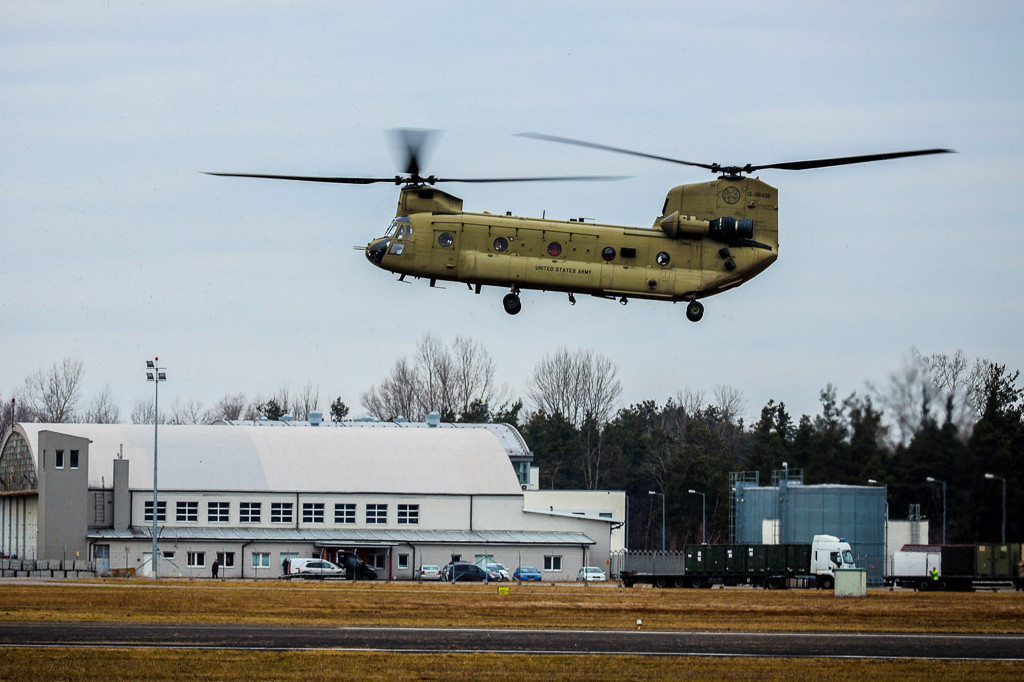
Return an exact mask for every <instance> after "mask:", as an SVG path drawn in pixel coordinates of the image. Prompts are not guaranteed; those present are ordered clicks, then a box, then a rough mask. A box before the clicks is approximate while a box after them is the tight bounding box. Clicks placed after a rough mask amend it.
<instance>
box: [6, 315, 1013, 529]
mask: <svg viewBox="0 0 1024 682" xmlns="http://www.w3.org/2000/svg"><path fill="white" fill-rule="evenodd" d="M1019 374H1020V373H1019V370H1018V371H1011V370H1009V369H1007V368H1006V367H1005V366H1004V365H999V364H996V363H994V362H991V361H988V360H985V359H980V358H979V359H974V360H970V359H968V358H967V357H966V356H965V355H964V354H963V352H962V351H957V352H956V353H954V354H952V355H947V354H935V355H930V356H924V355H922V354H920V353H917V352H914V353H912V354H911V356H910V357H909V358H908V359H907V361H906V362H905V364H904V366H903V367H902V368H900V369H899V370H898V371H896V372H894V373H893V374H892V375H891V376H889V377H888V378H887V379H886V380H885V381H884V382H882V383H879V384H868V385H867V388H866V390H865V391H864V392H863V393H861V394H858V393H851V394H849V395H847V396H845V397H841V396H839V395H838V393H837V390H836V389H835V388H834V387H833V386H831V385H829V386H826V387H825V388H823V389H822V390H821V391H820V392H819V403H820V408H819V412H818V414H815V415H801V416H799V417H794V416H793V415H791V414H790V413H789V411H788V410H787V408H786V405H785V403H784V402H781V401H779V402H777V401H775V400H770V401H768V403H767V404H766V405H764V406H763V407H762V408H761V410H760V415H759V418H758V419H757V421H756V422H754V423H752V424H749V425H748V424H746V423H745V421H744V417H743V414H744V408H745V406H744V401H743V396H742V393H741V392H740V391H739V390H737V389H735V388H732V387H727V386H718V387H715V388H714V389H712V391H711V393H710V394H705V393H703V392H701V391H695V390H692V389H687V390H682V391H680V392H679V393H678V394H677V395H676V396H674V397H672V398H670V399H669V400H667V401H666V402H665V403H664V404H658V403H657V402H655V401H653V400H648V401H642V402H640V403H636V404H633V405H629V406H628V407H619V406H618V400H619V397H620V395H621V392H622V388H621V383H620V381H619V379H618V369H617V367H616V366H615V364H614V363H613V362H612V361H610V360H609V359H608V358H605V357H602V356H600V355H598V354H596V353H594V352H592V351H587V350H573V349H569V348H561V349H558V350H556V351H554V352H552V353H551V354H549V355H547V356H545V357H544V358H542V359H541V360H540V361H539V362H538V364H537V366H536V368H535V370H534V372H533V375H532V376H531V377H530V380H529V382H528V385H527V387H526V388H525V391H524V393H525V401H524V399H523V398H515V397H512V393H511V391H510V390H509V388H508V387H507V386H500V385H498V384H497V383H496V381H495V363H494V361H493V359H492V358H491V356H490V354H489V352H488V351H487V349H486V348H485V347H484V346H483V345H481V344H480V343H478V342H475V341H472V340H470V339H466V338H464V337H456V339H455V340H454V342H452V343H451V344H450V345H446V344H445V343H443V342H442V341H440V340H439V339H437V338H436V337H433V336H431V335H427V336H424V337H423V338H422V339H421V340H420V341H419V343H418V344H417V350H416V354H415V356H413V357H412V358H400V359H398V360H396V361H395V364H394V365H393V367H392V369H391V371H390V373H389V374H388V376H386V377H385V378H384V379H382V380H381V381H380V382H379V383H377V384H374V385H372V386H371V387H370V388H369V389H368V390H367V391H366V392H364V393H363V394H362V395H361V396H360V402H361V404H362V407H363V408H364V409H365V411H366V413H367V414H368V415H369V416H371V417H373V418H376V419H381V420H392V419H395V418H399V417H404V418H407V419H410V420H414V421H420V420H422V419H423V418H424V416H425V415H426V414H427V413H429V412H436V413H438V414H439V415H440V416H441V418H442V420H443V421H446V422H475V423H481V422H490V421H496V422H505V423H510V424H512V425H513V426H516V427H517V428H518V429H519V430H520V431H521V432H522V434H523V437H524V438H525V440H526V442H527V444H528V446H529V447H530V449H531V451H532V452H533V454H534V464H535V466H537V467H539V469H540V486H541V488H545V489H547V488H552V489H586V490H601V489H611V490H624V491H625V492H626V494H627V496H628V499H629V519H630V522H629V526H628V528H629V538H628V542H629V546H630V547H631V548H638V549H639V548H660V545H661V522H662V519H661V510H662V499H664V502H665V508H666V518H665V521H666V523H665V526H666V534H667V538H666V540H667V545H668V546H669V547H670V548H672V547H676V548H678V547H681V546H682V545H683V544H686V543H690V542H694V541H697V540H699V538H700V537H701V519H702V513H701V503H702V499H703V501H704V502H705V504H706V518H707V528H706V532H707V538H708V541H709V542H724V541H727V539H728V517H729V509H728V507H729V475H730V472H739V471H743V472H758V476H759V478H760V481H761V482H762V484H768V483H770V482H771V480H772V478H771V477H772V472H773V471H775V470H778V469H781V468H782V466H783V463H784V462H785V463H786V465H787V466H788V468H789V469H790V471H794V470H797V469H799V470H802V472H803V478H804V482H805V483H807V484H816V483H838V484H853V485H885V486H886V487H887V493H888V503H889V509H890V517H892V518H906V517H907V516H908V514H909V513H910V508H911V505H920V511H921V515H922V516H923V517H925V518H927V519H929V520H930V522H931V523H930V529H931V530H930V533H931V538H930V539H931V541H933V542H938V541H939V539H940V538H941V536H942V523H943V507H942V485H941V484H942V482H945V484H946V486H945V487H946V519H945V521H946V536H947V541H948V542H950V543H960V542H964V543H973V542H982V541H987V542H994V541H998V540H999V539H1000V535H1001V524H1002V515H1003V499H1002V486H1001V483H1002V481H1001V480H1000V479H1005V481H1006V491H1007V495H1006V537H1007V540H1008V541H1011V542H1012V541H1018V542H1019V541H1021V540H1024V527H1022V525H1024V519H1022V512H1024V504H1022V503H1021V492H1022V491H1024V485H1022V483H1024V481H1022V474H1021V464H1022V463H1024V459H1022V456H1021V452H1022V447H1024V389H1021V388H1019V387H1018V386H1017V383H1018V379H1019ZM82 376H83V365H82V363H81V361H78V360H71V359H65V360H63V361H61V362H58V363H54V364H53V365H52V366H51V367H50V368H46V369H41V370H39V371H37V372H36V373H34V374H32V375H30V376H29V377H27V378H26V379H25V382H24V384H23V385H22V386H21V387H20V388H19V389H17V390H15V391H13V392H12V395H11V397H10V399H5V402H6V405H7V406H6V408H5V409H4V410H2V411H0V412H2V414H0V426H2V427H3V428H4V429H6V428H7V427H8V426H9V425H10V423H11V421H12V420H14V421H39V422H57V423H59V422H72V421H84V422H90V423H117V422H120V421H122V419H121V414H120V412H119V409H118V407H117V404H116V402H115V401H114V399H113V396H112V395H111V392H110V390H109V388H104V389H103V390H102V391H100V393H99V394H98V395H97V396H95V397H94V398H93V399H92V400H91V401H90V402H85V401H83V397H82V391H81V380H82ZM2 397H3V396H2V395H0V398H2ZM321 402H322V398H321V396H320V392H319V388H318V387H316V386H314V385H313V384H311V383H309V384H306V385H305V386H303V387H301V388H300V389H299V390H297V391H289V390H287V389H280V390H278V391H276V392H272V393H266V394H260V395H257V396H255V397H253V398H251V399H250V398H247V397H246V396H245V395H244V394H242V393H233V394H226V395H225V396H224V397H223V398H221V400H220V401H218V402H217V403H216V404H214V405H213V406H212V407H210V408H204V406H203V405H202V404H201V403H199V402H198V401H195V400H185V401H180V400H179V401H174V402H172V403H171V406H170V407H169V408H166V412H165V411H164V410H163V409H162V410H161V414H160V415H159V419H160V421H161V422H162V423H185V424H203V423H213V422H214V421H217V420H220V419H229V420H237V419H259V418H266V419H279V418H281V417H282V416H283V415H285V414H291V415H293V416H295V417H296V418H299V419H302V418H304V417H305V415H306V414H307V413H308V412H312V411H321ZM349 412H350V411H349V408H348V406H347V405H345V403H344V402H343V401H342V400H341V398H340V397H338V398H334V399H333V400H331V401H330V405H329V409H328V411H327V414H326V415H325V418H327V419H333V420H336V421H341V420H344V419H346V418H347V417H348V416H349ZM153 418H154V414H153V403H152V402H151V401H150V402H146V401H140V402H138V403H136V405H135V406H134V407H133V409H132V411H131V414H130V415H129V419H130V421H131V422H133V423H152V422H153ZM985 474H991V475H992V477H989V478H986V476H985ZM929 478H931V479H933V481H929V480H928V479H929ZM689 491H694V492H693V493H691V492H689ZM698 492H699V493H704V497H703V498H702V497H701V496H700V495H698V494H696V493H698ZM651 493H656V494H653V495H652V494H651ZM661 495H664V498H662V497H661Z"/></svg>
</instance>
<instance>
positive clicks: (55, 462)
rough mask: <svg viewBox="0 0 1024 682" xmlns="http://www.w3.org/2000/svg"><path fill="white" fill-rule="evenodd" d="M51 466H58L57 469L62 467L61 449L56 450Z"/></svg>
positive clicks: (62, 453)
mask: <svg viewBox="0 0 1024 682" xmlns="http://www.w3.org/2000/svg"><path fill="white" fill-rule="evenodd" d="M53 466H54V467H56V468H58V469H63V468H64V451H63V450H58V451H57V453H56V455H55V457H54V460H53Z"/></svg>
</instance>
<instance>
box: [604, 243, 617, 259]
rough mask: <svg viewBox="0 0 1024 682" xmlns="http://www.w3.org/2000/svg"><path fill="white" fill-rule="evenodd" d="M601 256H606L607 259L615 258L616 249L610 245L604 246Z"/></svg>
mask: <svg viewBox="0 0 1024 682" xmlns="http://www.w3.org/2000/svg"><path fill="white" fill-rule="evenodd" d="M601 258H604V259H605V260H615V249H613V248H612V247H610V246H606V247H604V250H603V251H601Z"/></svg>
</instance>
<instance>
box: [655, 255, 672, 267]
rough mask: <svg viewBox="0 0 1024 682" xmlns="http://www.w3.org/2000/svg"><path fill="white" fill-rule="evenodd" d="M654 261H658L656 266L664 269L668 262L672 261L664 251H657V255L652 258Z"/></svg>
mask: <svg viewBox="0 0 1024 682" xmlns="http://www.w3.org/2000/svg"><path fill="white" fill-rule="evenodd" d="M654 260H656V261H658V265H660V266H662V267H665V266H666V265H668V262H669V261H670V260H672V259H671V258H670V257H669V255H668V254H667V253H665V252H664V251H659V252H658V255H657V256H655V257H654Z"/></svg>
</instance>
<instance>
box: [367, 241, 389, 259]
mask: <svg viewBox="0 0 1024 682" xmlns="http://www.w3.org/2000/svg"><path fill="white" fill-rule="evenodd" d="M390 241H391V240H390V239H387V238H384V239H378V240H377V241H374V242H370V243H369V244H368V245H367V246H366V259H367V260H368V261H370V262H371V263H373V264H374V265H380V263H381V261H382V260H384V254H385V253H387V250H388V244H389V243H390Z"/></svg>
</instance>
